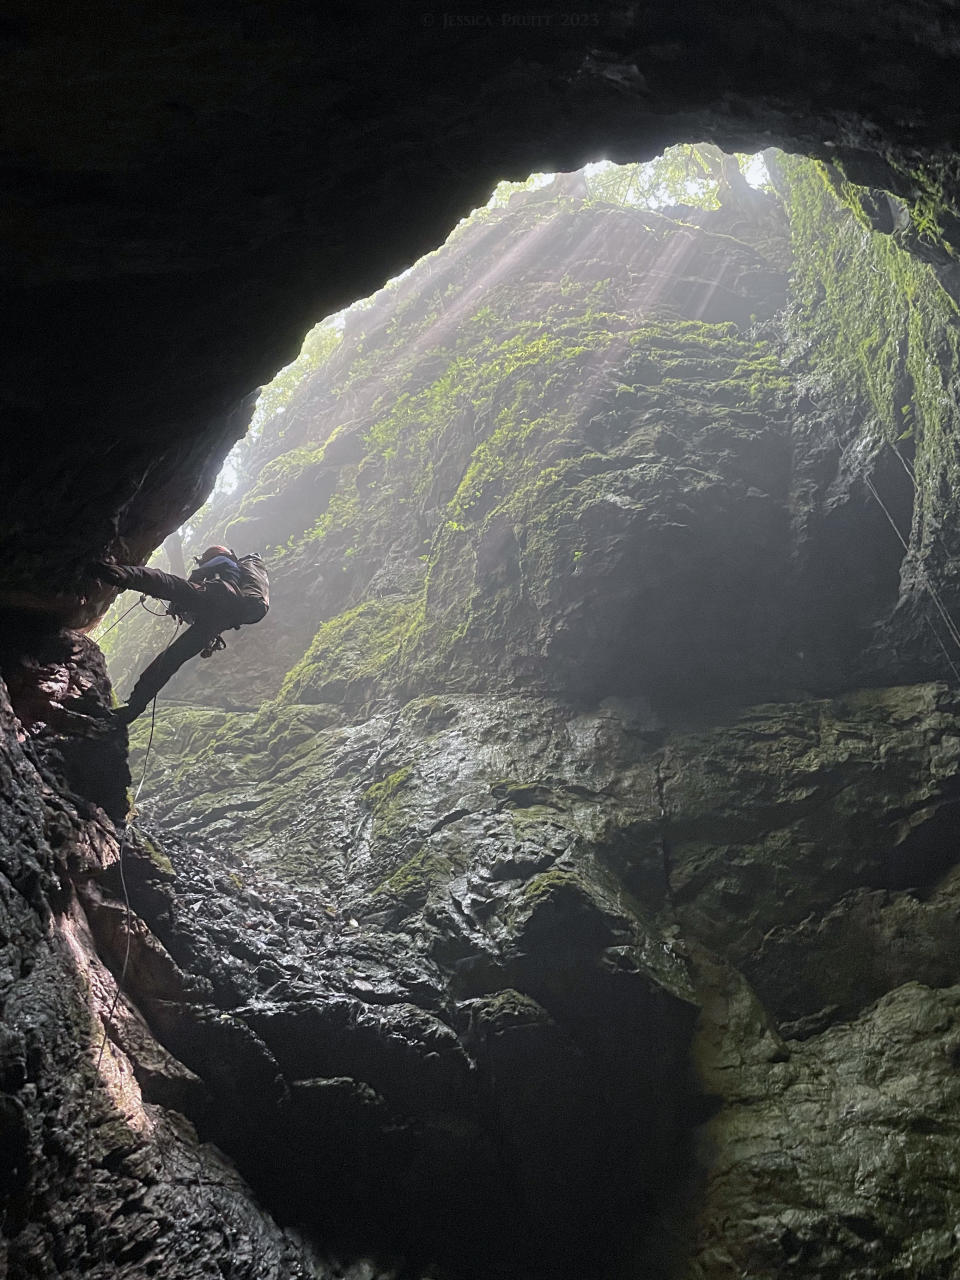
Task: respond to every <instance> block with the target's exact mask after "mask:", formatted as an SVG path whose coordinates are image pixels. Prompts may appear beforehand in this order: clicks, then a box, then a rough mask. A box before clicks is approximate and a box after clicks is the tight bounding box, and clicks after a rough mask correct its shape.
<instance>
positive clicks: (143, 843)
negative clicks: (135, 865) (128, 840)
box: [137, 831, 174, 877]
mask: <svg viewBox="0 0 960 1280" xmlns="http://www.w3.org/2000/svg"><path fill="white" fill-rule="evenodd" d="M137 845H138V847H139V848H140V849H142V850H143V852H144V853H146V854H147V856H148V857H149V858H150V861H151V862H152V863H153V864H154V865H155V866H156V867H157V868H159V870H160V871H162V872H163V874H164V875H165V876H171V877H172V876H173V874H174V871H173V863H172V862H171V861H170V859H169V858H168V857H167V855H166V854H165V853H164V852H163V850H162V849H159V848H158V847H157V845H155V844H154V842H153V841H152V840H151V839H150V837H149V836H147V835H144V834H143V832H142V831H141V832H138V833H137Z"/></svg>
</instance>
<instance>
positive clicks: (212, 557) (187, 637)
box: [90, 546, 270, 724]
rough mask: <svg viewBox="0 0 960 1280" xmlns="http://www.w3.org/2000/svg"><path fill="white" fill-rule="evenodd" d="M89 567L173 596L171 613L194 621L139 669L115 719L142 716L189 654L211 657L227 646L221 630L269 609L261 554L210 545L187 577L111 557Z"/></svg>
mask: <svg viewBox="0 0 960 1280" xmlns="http://www.w3.org/2000/svg"><path fill="white" fill-rule="evenodd" d="M90 572H91V573H92V575H93V576H94V577H95V578H96V579H97V580H98V581H99V582H105V583H110V584H111V585H112V586H115V587H119V588H120V589H121V590H122V591H139V592H141V593H142V594H143V595H147V596H153V597H154V599H156V600H167V601H169V607H168V609H167V612H168V613H170V614H172V615H173V616H174V617H176V618H179V619H181V620H182V621H183V622H187V623H189V624H190V625H189V626H188V627H187V630H186V631H185V632H184V633H183V635H180V636H177V638H176V639H175V640H174V641H173V643H172V644H171V645H168V647H167V648H166V649H164V650H163V652H162V653H161V654H159V655H158V656H157V657H156V658H154V660H153V661H152V662H151V663H150V665H149V666H148V667H146V668H145V669H144V670H143V671H142V672H141V674H140V678H139V679H138V680H137V683H136V684H135V685H134V687H133V692H132V693H131V694H130V699H129V701H128V702H127V704H126V706H122V707H118V708H117V709H116V711H114V712H113V713H112V719H113V721H114V723H116V724H130V722H131V721H132V720H135V719H136V718H137V716H139V715H141V714H142V713H143V712H144V711H145V710H146V709H147V707H148V706H149V705H150V703H151V702H152V701H153V699H154V698H155V697H156V696H157V694H158V693H159V691H160V690H161V689H162V688H163V686H164V685H165V684H166V683H167V681H168V680H169V679H170V678H171V677H172V676H173V675H174V674H175V673H176V672H177V671H179V670H180V668H181V667H182V666H183V664H184V663H185V662H188V661H189V660H190V658H194V657H196V655H197V654H198V653H199V654H202V655H203V657H205V658H208V657H210V655H211V654H212V653H215V652H217V650H219V649H224V648H226V645H225V644H224V642H223V636H222V634H221V632H223V631H226V630H227V629H228V628H231V627H232V628H234V629H236V630H239V628H240V627H243V626H250V625H251V624H252V623H255V622H260V621H261V620H262V619H263V618H265V617H266V615H267V610H268V609H269V608H270V583H269V579H268V577H267V570H266V568H265V566H264V563H263V560H262V559H261V558H260V556H259V555H257V554H253V555H248V556H240V557H238V556H237V555H236V554H235V553H234V552H233V551H231V550H230V548H229V547H221V546H215V547H207V549H206V551H204V553H203V555H202V556H198V557H197V568H196V569H194V571H193V573H191V574H190V577H189V578H178V577H176V576H175V575H174V574H172V573H164V572H163V571H162V570H160V569H148V568H146V567H145V566H143V565H122V564H110V563H107V562H97V563H96V564H93V565H91V566H90Z"/></svg>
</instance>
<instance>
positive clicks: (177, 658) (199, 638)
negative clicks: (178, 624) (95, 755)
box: [117, 626, 211, 724]
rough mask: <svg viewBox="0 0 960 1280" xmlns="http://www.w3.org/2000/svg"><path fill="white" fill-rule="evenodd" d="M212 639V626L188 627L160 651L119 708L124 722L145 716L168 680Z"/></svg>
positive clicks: (119, 715) (120, 716)
mask: <svg viewBox="0 0 960 1280" xmlns="http://www.w3.org/2000/svg"><path fill="white" fill-rule="evenodd" d="M210 640H211V636H210V635H209V628H208V627H204V626H193V627H188V628H187V630H186V631H185V632H184V633H183V635H182V636H177V638H176V640H174V642H173V644H171V645H169V646H168V647H167V648H166V649H164V651H163V652H162V653H161V654H158V655H157V657H156V658H154V660H153V661H152V662H151V663H150V665H149V666H148V667H145V668H144V670H143V671H142V672H141V673H140V678H139V679H138V680H137V683H136V684H135V685H134V686H133V690H132V692H131V694H130V697H129V699H128V701H127V705H126V707H121V708H119V709H118V713H117V714H118V718H119V719H120V720H121V721H123V723H124V724H129V723H130V721H131V720H135V719H136V718H137V716H139V715H141V714H142V712H144V711H145V710H146V709H147V707H148V706H149V705H150V703H151V702H152V701H153V699H154V698H155V697H156V696H157V694H158V693H159V691H160V690H161V689H162V688H163V686H164V685H165V684H166V683H167V681H168V680H169V679H170V678H171V677H172V676H173V675H175V674H176V672H177V671H179V670H180V668H181V667H182V666H183V664H184V663H185V662H188V661H189V660H190V659H191V658H195V657H196V656H197V654H198V653H199V652H200V650H201V649H204V648H205V647H206V646H207V645H208V644H209V643H210Z"/></svg>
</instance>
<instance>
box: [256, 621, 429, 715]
mask: <svg viewBox="0 0 960 1280" xmlns="http://www.w3.org/2000/svg"><path fill="white" fill-rule="evenodd" d="M413 610H414V602H412V601H410V600H405V599H401V598H397V597H393V598H388V599H385V600H366V601H364V602H363V603H362V604H359V605H357V606H356V607H355V608H353V609H349V610H347V611H346V612H345V613H342V614H340V615H338V616H337V617H336V618H332V619H331V620H330V621H329V622H325V623H324V624H323V626H321V628H320V630H319V631H318V632H317V634H316V635H315V636H314V639H313V642H312V643H311V645H310V647H309V649H308V650H307V652H306V653H305V654H304V656H303V658H302V659H301V660H300V662H299V663H297V665H296V666H295V667H294V668H293V669H292V671H290V672H289V674H288V675H287V677H286V679H285V680H284V682H283V685H282V686H281V689H280V694H279V698H278V701H279V702H280V703H281V704H283V703H310V702H324V701H332V700H334V699H340V698H350V697H354V696H363V695H364V694H367V693H369V692H370V690H371V689H372V687H373V685H374V683H375V682H376V680H377V679H378V678H379V677H382V676H383V675H385V674H386V671H387V668H388V667H389V666H390V665H391V664H392V663H395V662H396V661H397V660H398V656H399V647H400V644H401V641H402V639H403V636H404V634H405V632H406V629H407V623H408V621H409V619H410V617H411V615H412V613H413Z"/></svg>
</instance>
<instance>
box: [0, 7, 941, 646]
mask: <svg viewBox="0 0 960 1280" xmlns="http://www.w3.org/2000/svg"><path fill="white" fill-rule="evenodd" d="M0 66H2V70H0V86H2V87H0V93H2V96H3V119H4V124H3V128H2V134H0V164H2V165H3V169H4V178H5V183H4V186H5V193H6V194H5V200H4V207H5V215H4V221H5V228H6V235H5V252H4V257H3V284H4V291H5V305H4V310H3V315H4V330H3V340H2V353H3V355H2V358H3V361H4V365H5V369H4V376H3V379H2V388H3V391H2V395H3V402H2V403H3V409H2V411H3V415H4V435H5V439H6V440H7V442H8V447H7V449H6V450H5V451H4V463H3V474H2V476H0V483H2V488H3V492H4V495H5V504H4V505H5V509H4V516H3V524H2V536H0V545H2V548H3V555H2V561H0V563H2V564H3V578H4V581H3V582H2V583H0V589H2V591H3V593H4V594H3V599H4V602H5V603H6V604H7V605H11V604H21V605H32V606H34V607H40V608H42V609H44V610H46V611H48V612H56V613H58V615H59V616H60V617H61V618H64V619H69V620H72V621H82V620H83V614H82V610H78V608H77V593H78V590H79V587H78V583H79V577H78V573H79V570H80V568H81V567H82V565H83V564H84V563H85V562H86V561H87V560H88V559H89V558H91V557H93V556H96V555H100V554H103V553H105V552H107V551H112V552H113V553H115V554H119V555H124V556H130V557H139V556H142V555H144V554H146V553H147V552H148V551H149V550H150V549H151V548H152V547H153V546H155V545H156V544H157V543H158V542H159V541H160V540H161V539H162V537H163V536H164V535H165V534H166V533H167V532H168V531H169V530H170V529H172V528H175V527H176V526H177V525H179V524H180V523H181V522H182V521H183V520H184V519H185V517H186V516H187V515H188V514H189V513H190V512H191V511H192V510H194V509H195V508H196V507H197V506H198V505H199V503H200V502H201V501H202V499H203V497H204V496H205V493H206V491H207V490H208V489H209V487H210V485H211V484H212V481H213V478H214V476H215V474H216V471H217V469H218V467H219V464H220V461H221V459H222V457H223V456H224V454H225V453H226V451H227V450H228V449H229V447H230V446H231V444H232V443H233V442H234V441H235V440H236V439H237V438H238V436H239V435H240V434H242V432H243V430H244V427H245V425H246V422H247V420H248V417H249V413H250V409H251V404H252V398H251V393H252V392H254V391H255V389H256V388H257V386H258V385H259V384H261V383H263V382H265V381H267V380H268V379H269V378H270V377H271V376H272V374H273V373H274V372H275V370H276V369H277V368H278V367H279V366H280V365H282V364H283V363H285V362H287V361H288V360H289V359H291V358H292V357H293V355H294V354H295V353H296V351H297V350H298V347H299V343H300V340H301V338H302V335H303V333H304V332H305V330H306V329H307V328H308V327H309V326H310V324H312V323H313V322H315V321H316V320H317V319H318V318H319V317H321V316H322V315H324V314H326V313H329V312H331V311H333V310H336V309H338V308H340V307H342V306H344V305H345V304H347V303H349V302H350V301H352V300H353V299H355V298H356V297H359V296H362V295H364V294H367V293H369V292H371V291H372V290H374V289H375V288H376V287H378V286H379V285H380V284H382V282H383V281H384V280H385V279H387V278H388V277H390V276H391V275H393V274H395V273H396V272H398V271H399V270H402V269H403V268H404V267H406V266H407V265H409V264H410V263H411V262H412V261H414V260H415V259H416V258H417V257H418V256H419V255H421V254H423V253H424V252H425V251H427V250H429V249H431V248H434V247H435V246H436V245H437V244H438V243H440V242H441V241H442V239H443V238H444V236H445V235H446V234H447V233H448V232H449V230H450V228H451V226H453V225H454V223H455V222H456V221H457V219H458V218H459V217H460V216H462V215H463V214H464V213H465V212H466V211H468V210H469V209H470V208H471V207H474V206H476V205H477V204H478V203H482V202H483V201H484V200H485V199H486V198H487V196H488V194H489V191H490V190H491V188H492V187H493V185H494V184H495V182H496V181H497V180H499V179H501V178H504V177H513V178H516V177H522V176H525V175H526V174H528V173H530V172H531V171H534V170H550V171H553V170H567V169H573V168H575V167H578V166H580V165H582V164H583V163H584V162H585V161H587V160H590V159H595V158H597V157H600V156H604V155H605V156H608V157H610V158H612V159H618V160H627V159H633V160H636V159H645V158H648V157H650V156H651V155H654V154H656V153H657V152H658V151H659V150H661V149H662V148H663V147H664V146H665V145H667V144H669V143H672V142H676V141H680V140H695V139H699V138H705V139H711V140H714V141H716V142H718V143H719V144H721V145H723V146H725V147H727V148H729V149H734V148H736V149H738V150H747V149H750V150H756V149H759V148H761V147H764V146H767V145H772V144H776V145H779V146H781V147H783V148H785V149H787V150H794V151H805V152H808V153H812V154H818V155H820V156H823V157H831V158H833V159H835V160H837V161H838V162H839V163H840V164H841V165H843V166H844V167H845V169H846V171H847V172H848V174H849V176H850V177H851V178H852V179H853V180H854V181H858V182H862V183H865V184H867V185H874V186H881V187H886V188H888V189H891V190H896V191H897V192H898V193H899V194H900V195H902V196H904V197H905V198H906V199H908V200H911V199H914V200H915V199H917V198H918V197H919V196H920V195H921V194H922V192H923V191H927V193H928V194H929V191H930V190H933V189H935V190H936V191H937V193H938V196H939V198H940V199H941V204H940V206H939V209H940V215H941V216H940V219H939V222H940V234H941V240H942V242H943V244H944V245H945V246H946V248H945V250H944V252H945V253H946V254H947V256H949V249H950V242H951V239H956V238H957V235H958V233H957V226H956V222H955V218H954V214H953V212H952V210H953V209H954V208H955V204H956V202H955V200H953V195H954V194H955V191H956V187H955V186H954V187H953V188H952V189H951V184H950V181H949V176H950V161H949V158H948V157H949V153H950V149H951V146H952V143H953V141H954V138H955V135H956V130H957V125H958V115H960V113H958V110H957V105H956V92H955V86H956V84H957V81H958V72H960V32H958V28H957V18H956V8H955V5H954V4H952V3H949V2H947V0H928V2H927V3H917V0H879V2H878V0H871V2H870V3H867V2H866V0H839V2H838V0H802V2H801V0H778V2H776V3H763V2H759V3H758V2H757V0H751V2H750V3H746V2H741V3H727V4H722V5H718V4H716V3H715V2H714V0H709V2H707V0H701V2H697V3H685V4H683V5H677V4H675V3H667V2H666V0H651V2H649V3H645V4H643V5H635V4H603V3H600V4H596V3H593V2H592V0H591V3H590V4H589V5H587V6H584V8H583V10H582V12H581V11H576V10H575V8H574V7H573V6H571V5H570V4H569V3H566V4H564V5H562V6H561V5H551V4H541V5H538V6H536V7H535V10H530V11H528V10H527V9H522V8H518V9H517V10H516V11H510V12H506V11H504V12H500V11H499V10H498V11H496V12H494V11H492V10H488V9H486V8H484V7H482V6H470V5H467V6H457V7H447V6H446V5H445V4H444V5H440V4H434V5H431V4H419V3H416V4H414V3H411V4H398V5H391V6H384V5H378V4H360V5H350V6H317V5H314V4H312V3H306V2H305V0H304V2H301V0H286V2H284V0H279V2H278V3H274V4H272V5H270V6H264V5H261V4H260V3H255V2H253V0H246V2H242V3H235V4H232V5H230V6H225V5H224V6H220V5H201V6H197V5H192V4H185V3H179V4H166V5H163V6H153V5H143V4H131V3H129V0H123V3H119V2H118V0H114V2H112V3H101V4H99V5H97V6H95V8H94V9H90V8H87V7H85V6H77V7H74V8H68V9H62V8H61V7H59V6H51V5H47V6H34V5H26V4H19V5H12V6H7V8H6V16H5V17H4V18H3V20H2V25H0Z"/></svg>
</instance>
